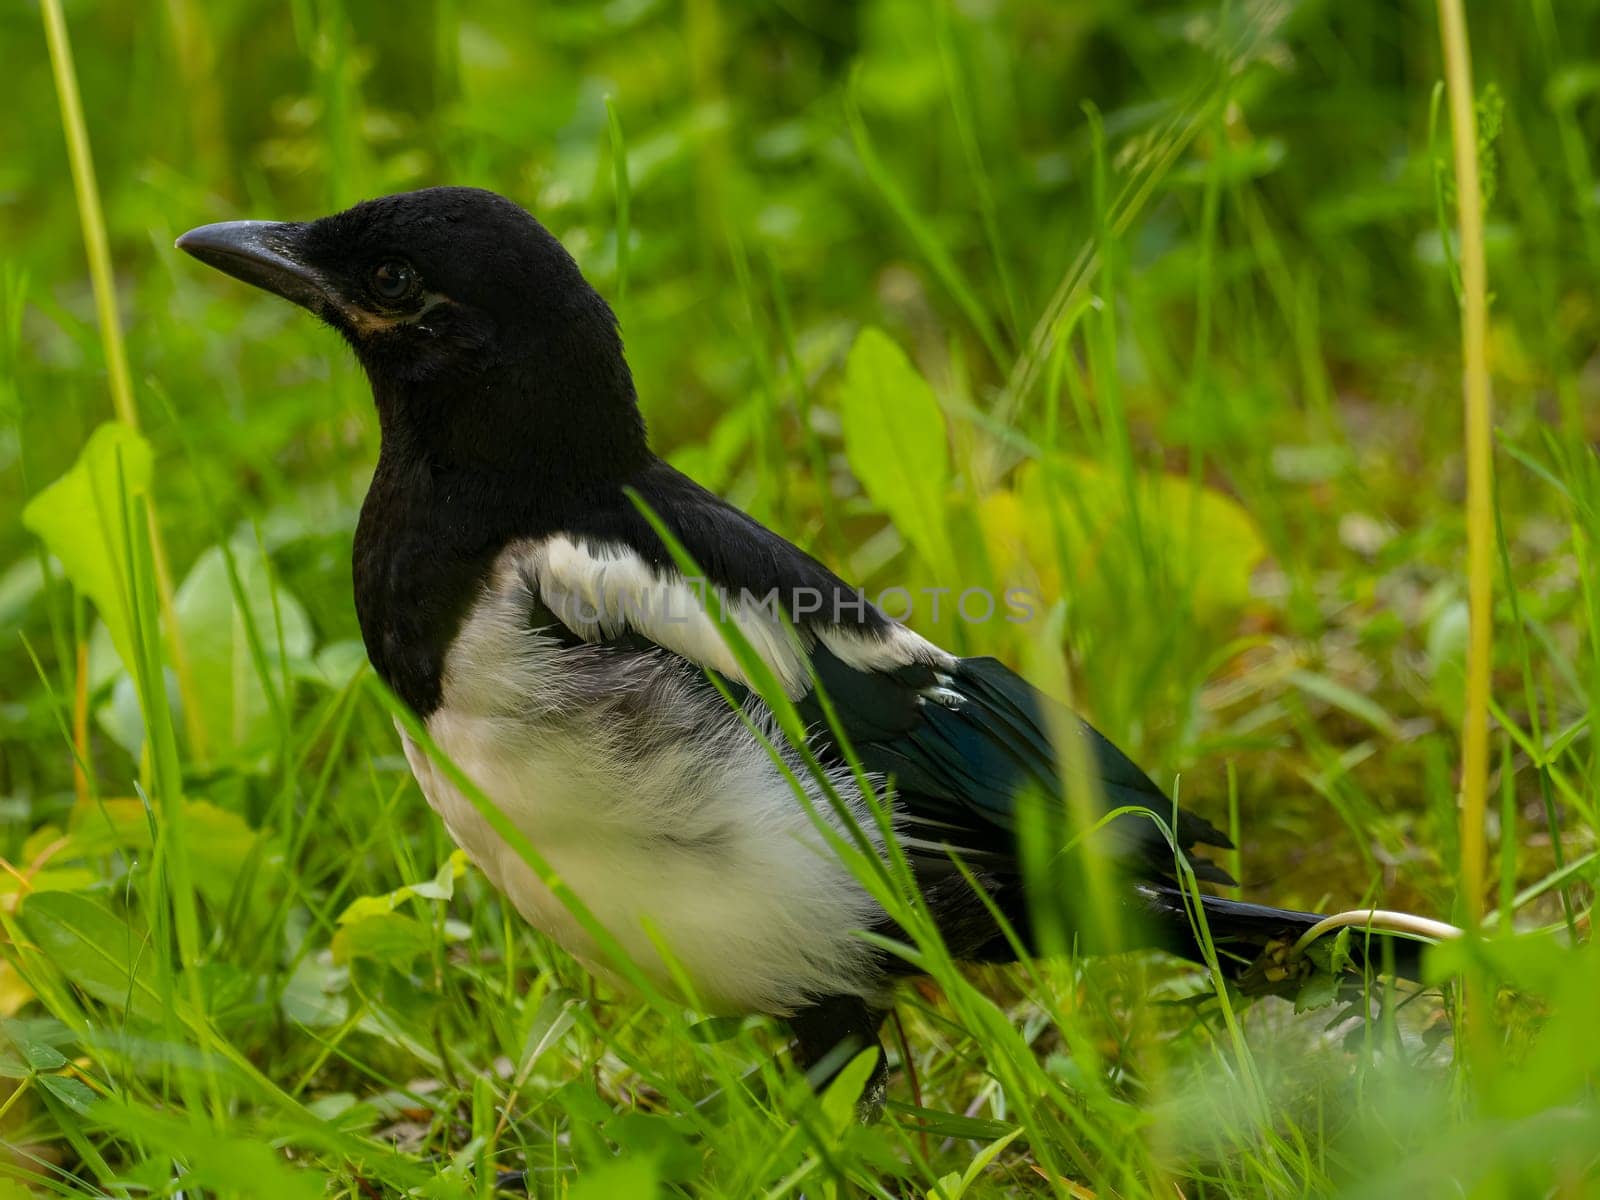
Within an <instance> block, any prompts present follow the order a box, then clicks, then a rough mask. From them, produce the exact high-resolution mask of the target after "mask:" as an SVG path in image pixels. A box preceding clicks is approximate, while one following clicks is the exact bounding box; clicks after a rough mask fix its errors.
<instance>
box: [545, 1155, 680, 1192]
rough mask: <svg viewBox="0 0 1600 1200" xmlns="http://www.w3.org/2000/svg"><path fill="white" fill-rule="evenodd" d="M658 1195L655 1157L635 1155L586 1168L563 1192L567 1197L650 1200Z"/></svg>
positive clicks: (659, 1180) (657, 1173)
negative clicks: (565, 1192) (565, 1191)
mask: <svg viewBox="0 0 1600 1200" xmlns="http://www.w3.org/2000/svg"><path fill="white" fill-rule="evenodd" d="M660 1194H661V1174H660V1171H659V1169H658V1168H657V1166H656V1162H655V1159H653V1158H648V1157H646V1156H644V1155H639V1156H637V1157H633V1158H617V1159H613V1160H612V1161H610V1162H604V1163H600V1164H599V1165H598V1166H593V1167H586V1168H585V1169H584V1170H583V1171H582V1172H581V1173H580V1174H579V1175H578V1178H577V1179H576V1180H575V1181H574V1182H573V1184H572V1189H571V1190H570V1191H569V1192H567V1200H616V1198H617V1197H621V1196H626V1197H627V1198H628V1200H652V1197H655V1196H659V1195H660Z"/></svg>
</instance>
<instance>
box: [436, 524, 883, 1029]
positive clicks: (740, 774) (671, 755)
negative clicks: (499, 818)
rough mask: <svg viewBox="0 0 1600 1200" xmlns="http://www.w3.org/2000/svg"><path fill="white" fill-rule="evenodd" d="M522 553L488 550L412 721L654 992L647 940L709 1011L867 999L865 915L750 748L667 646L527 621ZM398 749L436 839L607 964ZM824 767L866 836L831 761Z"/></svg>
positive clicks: (864, 902)
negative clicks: (436, 681) (429, 693)
mask: <svg viewBox="0 0 1600 1200" xmlns="http://www.w3.org/2000/svg"><path fill="white" fill-rule="evenodd" d="M538 565H539V564H538V559H537V556H536V555H530V554H529V553H528V552H527V551H526V549H522V550H519V549H518V548H517V547H513V548H511V549H510V550H508V551H507V552H506V553H505V554H504V555H502V557H501V559H500V561H499V562H498V563H497V565H496V568H495V570H494V572H493V573H492V575H491V581H490V584H489V587H488V590H487V592H486V593H485V595H484V596H483V597H482V599H481V600H480V601H479V602H478V603H477V604H475V605H474V606H473V609H472V612H471V615H470V616H469V618H468V620H467V622H466V624H465V625H464V626H463V628H462V630H461V632H460V634H459V635H458V636H457V638H456V640H455V641H454V642H453V643H452V645H451V647H450V650H449V652H448V654H447V655H446V659H445V669H444V678H443V698H442V701H441V703H440V706H439V708H438V709H437V710H436V711H435V712H434V713H433V714H432V715H431V716H430V717H429V718H428V721H427V728H428V732H429V734H430V735H431V736H432V738H433V739H434V741H435V742H436V743H437V744H438V746H439V747H440V749H441V750H442V751H443V752H444V753H445V754H446V755H448V756H449V757H450V759H451V760H452V761H453V762H454V763H455V764H456V766H458V767H459V768H460V769H461V770H462V771H463V772H465V774H466V775H467V776H468V777H469V778H471V779H472V780H473V781H474V782H475V783H476V784H477V785H478V786H479V787H480V788H481V789H482V790H483V792H484V794H485V795H487V796H488V797H489V798H490V799H491V800H492V801H494V803H496V804H497V805H499V807H500V808H501V810H502V811H503V812H504V813H505V815H506V816H507V817H508V818H510V820H511V821H513V822H514V823H515V824H516V825H517V827H518V828H519V829H521V830H522V831H523V832H524V833H525V834H526V835H527V836H528V838H529V840H530V841H531V842H532V843H533V845H534V846H535V847H537V848H538V851H539V853H540V854H541V855H543V856H544V857H545V859H546V860H547V861H548V863H549V864H550V866H551V868H552V869H553V870H554V871H555V872H556V873H557V874H558V875H559V876H560V877H561V879H562V880H563V881H564V882H565V883H566V884H567V885H568V886H570V887H571V888H572V890H573V892H574V893H575V894H576V895H577V896H578V897H579V898H580V899H582V901H583V902H584V904H585V905H586V906H587V907H588V909H589V910H590V912H591V913H592V914H593V915H594V916H595V918H596V919H597V920H598V921H599V922H600V923H601V924H602V925H603V926H605V928H606V929H607V930H608V931H609V932H610V934H611V935H612V937H614V938H615V939H616V940H617V941H618V942H619V943H620V944H621V946H622V947H623V949H624V950H625V951H626V952H627V953H628V954H629V956H630V957H631V958H632V960H633V961H634V962H635V963H636V964H638V965H639V966H640V967H641V968H642V969H643V970H644V971H645V972H646V973H647V975H648V976H649V977H650V978H651V979H652V980H653V981H654V982H655V983H657V984H658V985H660V986H661V987H662V988H663V990H665V991H667V992H668V993H669V994H675V993H677V992H678V991H679V989H678V988H676V987H675V986H674V985H673V983H672V979H671V976H670V974H669V972H668V970H667V968H666V966H665V964H664V962H663V961H662V957H661V954H660V952H659V951H658V949H657V941H659V942H660V943H661V944H662V945H664V946H665V947H666V948H667V950H668V952H669V953H670V954H671V955H672V957H673V959H674V961H675V962H676V963H677V964H678V966H679V967H680V968H681V969H682V970H683V972H684V973H685V974H686V975H687V977H688V978H689V980H691V981H692V984H693V987H694V990H695V993H696V996H695V999H697V1000H698V1001H699V1003H700V1004H701V1005H702V1006H704V1007H705V1008H706V1009H707V1010H709V1011H716V1012H767V1013H774V1014H778V1015H783V1014H787V1013H789V1012H791V1011H792V1010H794V1009H795V1008H796V1007H800V1006H803V1005H804V1004H805V1002H806V1001H807V999H815V998H820V997H823V996H828V995H838V994H858V995H863V996H868V997H871V996H874V995H876V994H878V991H879V989H880V986H881V978H880V972H879V970H878V969H877V968H876V966H875V965H874V951H873V950H872V948H871V947H869V946H868V945H867V944H866V943H865V942H864V941H862V940H861V939H860V938H859V937H857V936H856V931H858V930H861V929H864V928H868V927H870V926H872V925H873V924H874V922H875V919H877V918H879V917H881V912H880V910H879V909H878V907H877V905H876V903H875V902H874V901H873V900H872V899H871V897H870V896H868V895H867V893H866V892H865V890H864V889H863V888H862V887H861V886H860V884H859V883H857V882H856V880H855V878H854V877H853V876H852V875H851V874H850V872H849V870H848V868H846V867H845V866H844V864H843V863H841V862H840V861H839V860H838V858H837V857H836V855H835V853H834V851H833V850H832V849H830V848H829V847H828V845H827V843H826V840H825V838H824V837H823V835H822V834H821V832H820V831H819V830H818V829H817V828H816V825H815V824H814V822H813V818H812V816H811V815H809V814H808V813H807V811H806V806H805V805H804V804H803V803H802V801H801V799H800V798H799V797H797V796H796V795H795V792H794V790H793V787H792V785H791V784H790V783H789V781H788V780H787V779H785V778H784V775H783V773H782V772H781V771H780V770H779V769H778V767H777V766H776V765H775V764H774V763H773V761H772V759H771V756H770V754H769V753H768V751H767V750H766V749H765V748H764V747H763V746H761V745H760V744H759V743H758V742H757V740H756V739H755V738H754V737H753V736H752V735H751V734H750V732H749V731H748V730H747V729H746V728H745V727H744V725H743V724H742V723H741V721H740V719H739V716H738V714H736V713H735V712H733V711H732V710H731V709H730V708H728V706H727V704H726V703H725V702H724V701H723V700H722V698H721V697H720V696H718V695H716V694H715V693H714V692H711V691H710V690H709V689H708V688H707V687H706V686H705V685H704V680H703V676H702V675H701V673H700V671H699V669H698V668H697V667H695V666H693V665H692V664H691V663H688V662H686V661H685V660H683V659H681V658H679V657H677V656H676V655H673V654H669V653H667V652H665V651H647V652H639V651H637V650H625V649H616V648H608V647H605V646H602V645H580V646H576V647H574V646H571V645H570V644H566V643H563V642H562V641H560V640H558V639H557V638H556V637H554V636H551V635H549V634H547V633H541V632H540V631H539V630H537V629H535V628H533V627H532V622H531V621H530V613H531V612H533V611H534V610H535V608H536V601H537V599H538V593H537V590H536V589H537V588H538V586H539V581H538V578H537V575H536V571H537V569H538ZM761 715H762V716H763V717H765V719H767V720H770V716H767V715H766V712H765V709H764V708H763V709H761ZM773 741H774V743H775V744H779V745H781V744H782V740H781V738H779V737H774V738H773ZM406 755H407V758H408V759H409V760H410V762H411V767H412V770H413V772H414V773H415V774H416V777H417V780H418V782H419V783H420V784H421V786H422V790H423V793H424V794H425V795H426V796H427V799H428V802H429V804H431V805H432V806H433V808H434V810H435V811H437V812H438V813H439V815H440V817H441V818H443V820H444V823H445V825H446V827H447V828H448V829H449V831H450V834H451V836H452V837H453V838H454V839H455V840H456V842H457V843H458V844H459V845H460V846H461V847H462V849H464V850H465V851H466V852H467V854H468V855H469V856H470V857H471V858H472V859H473V860H474V861H475V862H476V863H477V864H478V866H479V867H480V868H481V869H482V870H483V871H484V873H485V874H486V875H487V876H488V877H489V879H490V880H491V881H492V882H493V883H494V884H495V886H496V887H498V888H499V889H500V890H501V891H502V892H504V893H505V895H506V896H507V897H508V898H509V899H510V900H511V902H512V903H513V904H514V905H515V906H516V907H517V909H518V910H519V911H520V912H521V913H522V915H523V916H524V917H525V918H526V919H527V920H528V921H529V922H531V923H532V924H533V925H534V926H535V927H537V928H538V929H540V930H542V931H543V932H545V933H546V934H548V935H550V936H551V937H552V938H554V939H555V940H556V941H557V942H559V943H560V944H561V945H562V946H564V947H565V948H566V949H567V950H568V951H570V952H571V953H572V954H574V955H575V956H577V957H578V958H580V959H582V960H583V961H584V962H585V963H586V965H588V966H590V967H591V968H593V969H596V970H598V971H600V972H601V973H603V974H606V975H609V976H611V977H612V978H615V974H614V972H610V971H607V969H606V964H605V962H604V961H603V959H602V957H601V955H600V953H599V951H598V949H597V947H595V946H594V945H593V944H592V942H591V939H590V938H589V936H588V935H587V933H586V932H585V931H584V930H583V929H582V928H581V927H580V926H579V924H578V923H577V921H576V920H575V919H574V918H573V917H572V915H571V914H570V913H569V912H568V911H567V909H566V908H565V906H564V905H563V904H562V903H561V902H560V901H559V900H557V899H556V898H555V897H554V896H552V895H551V893H550V892H549V890H548V889H547V888H545V887H544V885H543V884H542V883H540V881H539V880H538V878H537V877H536V876H535V874H534V873H533V871H532V870H531V869H530V868H529V867H528V866H527V864H525V863H524V862H523V861H522V859H521V857H520V856H519V855H517V853H516V852H515V851H514V850H512V849H511V848H510V847H508V846H506V845H505V844H504V843H503V842H502V841H501V840H500V838H499V837H498V836H497V835H496V834H495V833H494V832H493V830H492V829H491V828H490V827H489V825H488V824H487V822H485V821H484V820H483V818H482V816H481V815H480V814H479V813H478V811H477V809H476V808H475V807H474V806H473V804H472V803H471V801H469V800H468V799H467V798H466V797H464V796H462V795H461V794H460V792H459V791H458V790H457V789H456V788H455V787H454V786H452V785H451V784H450V783H449V782H448V781H447V780H446V779H445V778H444V777H443V773H442V772H437V771H435V770H434V769H433V767H432V765H431V764H430V763H428V762H427V761H426V758H425V756H424V755H423V753H422V752H421V750H420V749H419V748H418V747H417V746H416V745H415V744H414V743H412V742H411V741H410V739H406ZM791 767H792V768H793V769H794V773H795V775H796V776H797V777H798V778H799V779H801V780H802V782H803V783H804V784H805V786H807V788H808V792H809V794H810V795H811V798H812V803H813V806H814V808H815V810H816V812H817V813H819V814H821V815H822V817H823V818H824V819H826V820H828V821H830V822H831V823H833V824H834V825H835V827H836V828H838V827H842V826H841V823H840V821H839V818H838V817H837V815H836V814H834V813H832V811H831V810H830V807H829V804H828V802H827V800H826V799H825V798H824V797H823V796H822V795H821V789H820V788H818V787H817V785H816V783H815V781H811V780H807V777H806V772H805V769H804V768H802V767H799V765H798V762H792V763H791ZM832 782H833V784H834V786H835V788H836V789H837V792H838V794H839V795H841V796H843V797H845V798H846V800H847V802H849V804H850V805H851V807H852V808H853V809H854V810H855V811H856V813H857V817H858V820H859V821H860V824H861V827H862V828H864V829H866V830H868V831H869V832H871V831H872V829H873V825H872V821H871V819H870V817H868V816H867V814H866V808H865V804H864V802H863V801H862V800H861V797H860V794H859V791H858V789H857V788H856V787H855V784H854V781H853V780H852V779H851V778H850V776H849V774H848V772H846V771H841V772H839V773H838V775H837V777H835V778H833V780H832ZM874 840H875V841H876V838H874Z"/></svg>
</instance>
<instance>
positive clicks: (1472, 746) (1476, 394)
mask: <svg viewBox="0 0 1600 1200" xmlns="http://www.w3.org/2000/svg"><path fill="white" fill-rule="evenodd" d="M1439 37H1440V40H1441V42H1442V43H1443V46H1444V60H1445V88H1446V92H1447V93H1448V96H1449V102H1450V131H1451V141H1452V144H1453V147H1454V151H1455V174H1456V223H1457V227H1458V229H1459V231H1460V237H1461V341H1462V360H1463V361H1462V387H1463V391H1464V393H1465V403H1466V455H1467V602H1468V612H1469V627H1468V628H1469V632H1468V642H1467V695H1466V707H1465V710H1464V715H1463V718H1462V733H1461V738H1462V751H1461V891H1462V900H1463V903H1464V908H1463V915H1464V917H1465V920H1466V923H1467V927H1468V928H1469V929H1476V928H1477V926H1478V924H1479V922H1480V921H1481V920H1482V919H1483V888H1484V880H1485V877H1486V875H1485V870H1486V862H1487V855H1486V851H1485V848H1484V812H1485V809H1486V808H1487V804H1488V795H1489V674H1490V663H1491V658H1490V656H1491V654H1492V653H1493V647H1494V640H1493V639H1494V630H1493V610H1492V605H1493V603H1494V596H1493V586H1494V585H1493V580H1494V574H1493V572H1494V511H1493V500H1492V488H1493V479H1494V476H1493V471H1494V460H1493V454H1492V446H1491V412H1490V397H1489V355H1488V333H1489V299H1488V285H1487V275H1486V269H1485V266H1484V257H1483V207H1482V193H1481V191H1480V189H1479V183H1478V121H1477V114H1476V112H1475V110H1474V107H1473V92H1472V59H1471V52H1470V50H1469V48H1468V45H1467V22H1466V16H1465V14H1464V12H1463V11H1462V4H1461V0H1439Z"/></svg>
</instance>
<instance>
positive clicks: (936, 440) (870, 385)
mask: <svg viewBox="0 0 1600 1200" xmlns="http://www.w3.org/2000/svg"><path fill="white" fill-rule="evenodd" d="M839 410H840V411H839V415H840V418H841V420H842V421H843V423H844V448H845V453H846V455H847V456H848V457H849V459H850V469H851V470H852V471H854V472H855V475H856V478H857V479H859V480H860V481H861V486H862V487H863V488H865V489H866V492H867V495H868V496H870V497H871V498H872V501H873V503H874V504H876V505H877V506H878V507H879V508H881V509H882V510H883V511H884V512H885V513H887V514H888V515H889V517H890V519H891V520H893V521H894V523H895V526H896V528H898V529H899V530H900V533H901V535H902V536H904V537H905V539H906V540H907V541H908V542H910V543H911V545H912V546H913V547H914V548H915V549H916V551H917V553H919V554H920V555H922V557H923V558H924V559H925V560H926V561H927V562H929V563H930V564H933V565H935V566H938V565H947V564H951V563H952V562H953V560H954V555H953V554H952V553H951V549H950V537H949V533H948V530H947V529H946V526H945V491H946V490H947V488H948V487H949V484H950V448H949V446H948V444H947V443H946V441H945V421H944V412H943V410H941V409H940V407H939V402H938V401H937V400H935V399H934V396H933V389H932V388H930V387H929V386H928V384H927V381H926V380H924V379H923V378H922V376H921V375H919V374H918V373H917V369H916V368H915V367H913V366H912V365H911V361H910V360H909V359H907V358H906V356H905V352H904V351H902V350H901V349H900V347H899V346H897V345H895V344H894V342H892V341H890V340H889V337H888V335H887V334H885V333H884V332H883V331H882V330H880V329H871V328H869V329H863V330H862V331H861V334H860V336H859V337H857V338H856V344H855V345H854V346H853V347H852V348H851V350H850V357H849V360H848V361H847V362H846V364H845V377H844V389H843V391H842V392H841V393H840V397H839Z"/></svg>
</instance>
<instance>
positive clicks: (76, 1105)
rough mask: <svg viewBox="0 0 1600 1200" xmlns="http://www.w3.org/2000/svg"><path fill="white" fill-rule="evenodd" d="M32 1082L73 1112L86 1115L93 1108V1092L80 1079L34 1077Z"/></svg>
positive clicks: (69, 1077) (60, 1076) (69, 1076)
mask: <svg viewBox="0 0 1600 1200" xmlns="http://www.w3.org/2000/svg"><path fill="white" fill-rule="evenodd" d="M34 1082H35V1083H37V1084H38V1085H39V1086H40V1087H42V1088H43V1089H44V1090H45V1091H47V1092H49V1093H50V1094H51V1095H52V1096H54V1097H55V1098H56V1099H57V1100H59V1101H61V1103H63V1104H65V1105H66V1106H67V1107H68V1108H70V1109H72V1110H73V1111H74V1112H78V1113H86V1112H88V1111H89V1110H90V1109H91V1108H93V1107H94V1102H95V1099H96V1097H95V1094H94V1091H93V1090H92V1089H91V1088H90V1087H89V1085H88V1084H86V1083H84V1082H83V1080H81V1079H75V1078H73V1077H72V1076H71V1075H35V1076H34Z"/></svg>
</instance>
